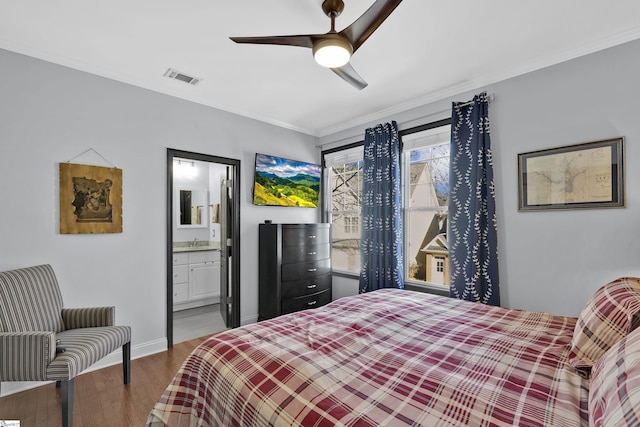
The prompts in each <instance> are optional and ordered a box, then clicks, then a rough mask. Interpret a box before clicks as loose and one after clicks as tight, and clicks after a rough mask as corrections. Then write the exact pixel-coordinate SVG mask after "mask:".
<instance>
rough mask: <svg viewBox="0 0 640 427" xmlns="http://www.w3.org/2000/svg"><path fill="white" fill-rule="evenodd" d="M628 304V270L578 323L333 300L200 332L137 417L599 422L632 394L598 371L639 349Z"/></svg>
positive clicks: (163, 420) (633, 288)
mask: <svg viewBox="0 0 640 427" xmlns="http://www.w3.org/2000/svg"><path fill="white" fill-rule="evenodd" d="M620 289H622V290H623V291H624V292H618V291H619V290H620ZM616 292H617V293H616ZM638 312H640V281H639V280H638V279H633V278H622V279H618V280H617V281H614V282H612V283H610V284H607V285H605V286H603V287H602V288H601V289H599V290H598V291H597V292H596V294H594V296H593V297H592V299H591V300H590V301H589V303H588V304H587V306H586V307H585V310H584V311H583V312H582V314H581V315H580V317H579V318H574V317H562V316H553V315H550V314H547V313H541V312H528V311H519V310H512V309H506V308H500V307H491V306H485V305H481V304H474V303H469V302H465V301H459V300H455V299H451V298H446V297H440V296H435V295H430V294H426V293H419V292H411V291H406V290H398V289H384V290H379V291H375V292H370V293H367V294H362V295H357V296H352V297H345V298H341V299H339V300H337V301H334V302H332V303H330V304H328V305H326V306H324V307H321V308H318V309H313V310H306V311H303V312H297V313H292V314H288V315H284V316H280V317H277V318H274V319H270V320H266V321H263V322H259V323H255V324H252V325H248V326H244V327H241V328H238V329H234V330H229V331H225V332H223V333H220V334H217V335H214V336H212V337H210V338H208V339H207V340H206V341H204V342H203V343H202V344H201V345H199V346H198V347H197V348H196V349H195V350H194V351H193V352H192V354H191V355H190V356H189V357H188V358H187V359H186V361H185V362H184V364H183V366H182V367H181V368H180V370H179V371H178V373H177V374H176V376H175V377H174V379H173V381H172V382H171V383H170V384H169V386H168V387H167V388H166V390H165V392H164V393H163V395H162V396H161V398H160V399H159V400H158V402H157V403H156V405H155V406H154V408H153V409H152V411H151V413H150V414H149V418H148V421H147V426H149V427H158V426H172V427H174V426H252V427H257V426H383V425H386V426H514V425H517V426H529V427H534V426H567V427H569V426H588V425H589V423H590V420H591V422H592V425H596V424H593V423H594V422H595V421H596V419H597V420H600V422H601V424H598V425H607V424H606V420H607V419H611V416H612V415H611V413H612V412H615V411H616V408H618V407H619V408H623V407H624V406H625V405H623V403H624V404H626V406H627V408H626V411H627V412H629V408H628V406H629V402H628V401H626V402H625V399H626V397H625V396H633V395H634V390H635V389H634V388H633V387H631V388H630V389H629V390H627V389H626V388H625V391H624V393H623V394H621V393H620V387H621V386H620V381H613V380H611V378H617V377H616V375H618V376H624V375H626V374H627V372H626V371H625V369H626V368H624V366H623V367H621V363H620V360H622V361H624V360H629V361H630V360H632V359H630V358H629V357H628V356H627V357H623V356H620V355H621V354H625V352H628V351H631V352H633V349H634V346H636V347H638V352H637V353H638V354H640V344H637V345H636V343H635V342H636V341H637V342H640V335H638V337H637V339H636V341H632V342H627V340H628V339H630V338H633V337H635V335H636V334H634V333H630V331H631V330H633V326H634V325H635V321H634V319H635V314H636V313H638ZM603 319H604V320H603ZM638 334H640V331H639V332H638ZM620 345H623V347H624V348H623V349H622V350H621V349H620V348H619V346H620ZM605 355H606V356H609V358H610V359H611V361H610V362H609V363H608V364H605V362H603V360H604V359H605V358H606V357H604V356H605ZM594 359H595V360H594ZM598 363H599V364H600V365H598ZM629 363H630V365H633V368H634V369H638V368H637V364H633V363H631V362H629ZM603 364H605V366H602V365H603ZM594 365H595V367H594ZM612 370H613V371H615V372H617V374H612V373H611V372H613V371H612ZM620 370H622V371H623V372H622V373H620V372H619V371H620ZM636 374H640V370H638V372H637V373H636ZM598 375H599V376H598ZM606 379H608V383H607V384H601V383H602V382H603V381H604V380H606ZM592 382H593V383H598V384H600V386H599V387H598V390H596V391H597V393H596V392H594V390H592V389H590V386H591V384H592ZM605 382H606V381H605ZM638 382H640V381H638ZM627 385H628V384H627ZM627 385H624V387H627ZM637 385H638V384H637ZM639 386H640V385H639ZM591 388H592V387H591ZM608 389H611V391H610V392H609V391H607V390H608ZM635 394H639V393H635ZM611 395H617V397H616V398H615V399H613V400H615V402H613V403H612V401H613V400H612V399H610V397H611ZM631 406H632V408H631V412H635V409H633V406H634V405H631ZM635 406H638V405H635ZM607 411H608V412H607ZM618 412H619V411H618ZM620 416H622V419H625V417H628V413H623V414H622V415H620ZM602 423H604V424H602ZM612 425H613V424H612ZM616 425H621V424H616ZM622 425H624V424H622Z"/></svg>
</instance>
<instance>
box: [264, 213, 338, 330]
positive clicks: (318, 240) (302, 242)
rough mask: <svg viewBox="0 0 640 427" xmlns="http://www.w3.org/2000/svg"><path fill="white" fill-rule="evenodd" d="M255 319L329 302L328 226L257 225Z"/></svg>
mask: <svg viewBox="0 0 640 427" xmlns="http://www.w3.org/2000/svg"><path fill="white" fill-rule="evenodd" d="M259 245H260V247H259V250H260V254H259V258H260V262H259V269H260V271H259V286H258V288H259V302H258V306H259V307H258V320H265V319H270V318H272V317H276V316H279V315H281V314H287V313H293V312H294V311H300V310H305V309H308V308H315V307H320V306H322V305H325V304H328V303H329V302H331V225H330V224H325V223H322V224H270V223H269V224H266V223H265V224H260V243H259Z"/></svg>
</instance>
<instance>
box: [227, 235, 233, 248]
mask: <svg viewBox="0 0 640 427" xmlns="http://www.w3.org/2000/svg"><path fill="white" fill-rule="evenodd" d="M232 243H233V240H232V239H231V238H230V237H228V238H227V247H228V248H230V247H231V246H232Z"/></svg>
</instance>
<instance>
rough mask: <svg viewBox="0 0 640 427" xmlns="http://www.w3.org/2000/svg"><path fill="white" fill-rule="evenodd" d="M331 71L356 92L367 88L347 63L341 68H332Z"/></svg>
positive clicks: (365, 83)
mask: <svg viewBox="0 0 640 427" xmlns="http://www.w3.org/2000/svg"><path fill="white" fill-rule="evenodd" d="M331 71H333V72H334V73H336V74H337V75H338V76H340V77H341V78H342V79H343V80H344V81H346V82H347V83H349V84H350V85H352V86H353V87H355V88H356V89H358V90H362V89H364V88H365V87H367V85H368V83H367V82H365V81H364V79H363V78H362V77H360V74H358V73H357V72H356V70H355V69H354V68H353V67H352V66H351V64H350V63H349V62H347V63H346V64H345V65H343V66H342V67H338V68H332V69H331Z"/></svg>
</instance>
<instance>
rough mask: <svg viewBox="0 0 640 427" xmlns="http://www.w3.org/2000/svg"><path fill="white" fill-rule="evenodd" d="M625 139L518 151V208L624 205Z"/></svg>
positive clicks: (574, 207) (523, 209)
mask: <svg viewBox="0 0 640 427" xmlns="http://www.w3.org/2000/svg"><path fill="white" fill-rule="evenodd" d="M623 151H624V138H623V137H620V138H613V139H607V140H603V141H594V142H588V143H584V144H577V145H568V146H565V147H558V148H552V149H548V150H541V151H533V152H530V153H522V154H518V210H520V211H531V210H543V209H583V208H617V207H624V152H623Z"/></svg>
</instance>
